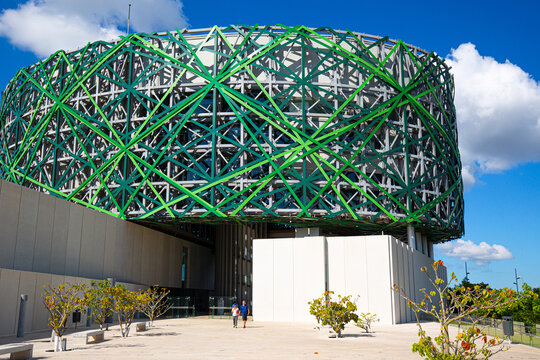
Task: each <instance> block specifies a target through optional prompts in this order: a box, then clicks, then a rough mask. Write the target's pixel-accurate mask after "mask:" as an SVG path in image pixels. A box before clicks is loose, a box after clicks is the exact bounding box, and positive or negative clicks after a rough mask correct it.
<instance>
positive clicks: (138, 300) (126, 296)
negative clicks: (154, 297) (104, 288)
mask: <svg viewBox="0 0 540 360" xmlns="http://www.w3.org/2000/svg"><path fill="white" fill-rule="evenodd" d="M110 291H111V294H112V299H113V309H114V311H115V312H116V313H117V314H118V324H120V332H121V333H122V337H127V336H128V335H129V327H130V325H131V323H132V322H133V317H134V316H135V313H136V312H137V311H139V310H140V309H141V308H142V307H143V306H144V304H145V303H146V301H147V299H146V296H145V294H144V293H142V292H140V291H130V290H127V289H126V288H125V287H124V286H122V285H116V286H114V287H110Z"/></svg>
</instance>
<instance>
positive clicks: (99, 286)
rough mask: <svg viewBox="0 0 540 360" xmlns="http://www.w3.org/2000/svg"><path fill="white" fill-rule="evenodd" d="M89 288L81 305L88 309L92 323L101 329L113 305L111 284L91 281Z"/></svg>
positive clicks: (103, 281) (107, 281) (105, 281)
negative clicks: (90, 312) (89, 309)
mask: <svg viewBox="0 0 540 360" xmlns="http://www.w3.org/2000/svg"><path fill="white" fill-rule="evenodd" d="M90 285H91V287H89V288H87V289H86V291H85V292H84V296H83V299H82V303H83V306H84V307H90V308H91V311H92V315H91V316H92V317H93V319H94V321H95V322H96V323H97V324H99V328H100V329H103V324H105V321H106V320H107V317H109V316H111V315H112V313H113V305H112V299H111V295H112V293H111V289H110V288H111V284H110V282H109V280H107V279H105V280H102V281H99V282H95V281H93V280H92V282H91V283H90Z"/></svg>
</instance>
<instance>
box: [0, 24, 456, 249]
mask: <svg viewBox="0 0 540 360" xmlns="http://www.w3.org/2000/svg"><path fill="white" fill-rule="evenodd" d="M453 91H454V87H453V79H452V76H451V74H450V73H449V69H448V67H447V66H446V65H445V63H444V61H443V60H442V59H441V58H440V57H438V56H437V55H435V54H434V53H432V52H429V53H428V52H425V51H423V50H421V49H418V48H416V47H414V46H411V45H408V44H405V43H403V42H402V41H401V40H398V41H393V40H389V39H388V38H386V37H384V38H380V37H375V36H370V35H365V34H359V33H354V32H352V31H348V30H347V31H336V30H332V29H329V28H319V29H310V28H306V27H303V26H295V27H287V26H274V27H272V26H265V27H257V26H255V27H246V26H230V27H226V28H218V27H214V28H211V29H204V30H181V31H180V30H178V29H177V30H175V31H171V32H166V33H159V34H131V35H129V36H128V37H123V38H121V39H119V40H116V41H112V42H103V41H99V42H95V43H89V44H87V45H86V46H84V47H83V48H81V49H79V50H76V51H72V52H65V51H58V52H56V53H54V54H53V55H51V56H50V57H49V58H48V59H46V60H44V61H42V62H39V63H37V64H35V65H32V66H30V67H27V68H24V69H22V70H20V71H19V72H18V73H17V74H16V76H15V77H14V78H13V80H12V81H11V82H10V83H9V84H8V86H7V88H6V90H5V91H4V93H3V96H2V102H1V107H0V118H1V125H2V126H1V130H0V131H1V134H0V135H1V146H0V175H1V177H2V178H3V179H6V180H9V181H12V182H14V183H17V184H21V185H23V186H27V187H30V188H34V189H37V190H39V191H44V192H48V193H50V194H53V195H55V196H58V197H61V198H64V199H66V200H68V201H74V202H77V203H80V204H82V205H84V206H87V207H90V208H93V209H96V210H99V211H102V212H105V213H108V214H110V215H113V216H116V217H119V218H124V219H133V220H139V221H147V222H148V221H149V222H169V223H170V222H174V221H180V220H181V221H199V222H212V221H229V220H239V219H240V220H247V221H270V222H294V223H307V224H316V225H317V226H325V225H330V224H333V225H334V226H336V225H337V226H348V227H352V228H357V229H359V230H362V231H365V232H374V231H380V230H388V231H394V232H401V233H403V232H404V231H405V230H404V229H405V228H406V225H407V224H409V223H412V224H414V226H415V227H417V228H418V227H419V228H422V229H424V230H422V231H423V232H424V233H429V234H430V236H431V237H432V239H433V240H434V241H440V240H447V239H452V238H456V237H459V236H461V235H462V233H463V195H462V180H461V163H460V157H459V151H458V147H457V125H456V116H455V109H454V105H453V98H454V92H453Z"/></svg>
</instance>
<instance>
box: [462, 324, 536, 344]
mask: <svg viewBox="0 0 540 360" xmlns="http://www.w3.org/2000/svg"><path fill="white" fill-rule="evenodd" d="M471 323H472V321H470V320H460V321H458V322H457V323H454V324H456V325H457V326H458V327H463V328H467V327H469V326H470V325H471ZM502 324H503V320H500V319H481V320H478V322H477V326H478V327H480V328H482V329H483V331H484V332H485V333H486V334H487V335H489V336H493V337H499V338H501V339H508V340H510V341H511V342H513V343H519V344H524V345H529V346H534V347H536V348H540V336H539V335H540V325H538V324H537V325H535V326H528V325H525V324H524V323H522V322H519V321H514V322H513V326H514V335H512V336H506V335H504V331H503V325H502Z"/></svg>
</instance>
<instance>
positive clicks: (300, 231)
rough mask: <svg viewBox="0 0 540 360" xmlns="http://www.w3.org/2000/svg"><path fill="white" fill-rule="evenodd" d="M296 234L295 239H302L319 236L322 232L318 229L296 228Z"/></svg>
mask: <svg viewBox="0 0 540 360" xmlns="http://www.w3.org/2000/svg"><path fill="white" fill-rule="evenodd" d="M294 234H295V235H294V237H297V238H302V237H308V236H319V234H320V231H319V228H318V227H308V228H296V229H295V230H294Z"/></svg>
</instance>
